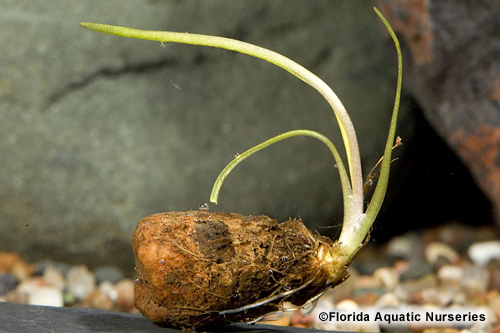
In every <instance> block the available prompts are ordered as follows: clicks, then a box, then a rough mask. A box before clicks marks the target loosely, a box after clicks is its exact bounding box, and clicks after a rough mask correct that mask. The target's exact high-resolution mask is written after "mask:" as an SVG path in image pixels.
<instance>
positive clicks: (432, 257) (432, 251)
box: [425, 242, 458, 267]
mask: <svg viewBox="0 0 500 333" xmlns="http://www.w3.org/2000/svg"><path fill="white" fill-rule="evenodd" d="M457 258H458V253H457V251H455V250H454V249H453V248H452V247H451V246H449V245H448V244H445V243H439V242H434V243H430V244H427V246H426V247H425V259H426V260H427V262H428V263H429V264H430V265H431V266H433V267H437V266H439V264H441V266H442V265H443V264H452V263H454V262H455V260H457ZM440 260H442V261H440Z"/></svg>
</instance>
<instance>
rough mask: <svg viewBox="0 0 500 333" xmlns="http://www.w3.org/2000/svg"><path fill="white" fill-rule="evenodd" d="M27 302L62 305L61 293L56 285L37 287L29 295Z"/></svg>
mask: <svg viewBox="0 0 500 333" xmlns="http://www.w3.org/2000/svg"><path fill="white" fill-rule="evenodd" d="M28 303H29V304H31V305H45V306H63V305H64V301H63V293H62V290H61V289H59V288H57V287H51V286H43V287H39V288H37V289H36V290H34V291H33V292H32V293H31V294H30V295H29V301H28Z"/></svg>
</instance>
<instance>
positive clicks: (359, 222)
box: [80, 8, 402, 328]
mask: <svg viewBox="0 0 500 333" xmlns="http://www.w3.org/2000/svg"><path fill="white" fill-rule="evenodd" d="M374 10H375V12H376V13H377V15H378V16H379V17H380V19H381V20H382V22H383V23H384V25H385V26H386V28H387V30H388V31H389V33H390V35H391V37H392V39H393V41H394V44H395V46H396V50H397V54H398V81H397V89H396V97H395V102H394V109H393V114H392V119H391V124H390V129H389V134H388V138H387V143H386V146H385V150H384V155H383V159H382V162H381V165H380V172H379V180H378V182H377V185H376V187H375V189H374V191H373V194H372V197H371V200H370V203H369V204H368V206H367V208H366V210H365V209H364V206H365V205H364V181H363V176H362V170H361V159H360V153H359V147H358V141H357V137H356V133H355V130H354V127H353V124H352V122H351V120H350V118H349V115H348V113H347V111H346V110H345V108H344V106H343V104H342V102H341V101H340V99H339V98H338V97H337V95H336V94H335V93H334V92H333V91H332V89H331V88H330V87H329V86H328V85H327V84H326V83H325V82H324V81H322V80H321V79H320V78H318V77H317V76H316V75H314V74H313V73H311V72H310V71H308V70H307V69H305V68H304V67H302V66H301V65H299V64H297V63H295V62H294V61H292V60H290V59H288V58H286V57H284V56H282V55H280V54H278V53H276V52H273V51H270V50H267V49H265V48H262V47H258V46H255V45H252V44H249V43H245V42H241V41H237V40H233V39H228V38H223V37H215V36H207V35H198V34H190V33H178V32H165V31H147V30H137V29H131V28H126V27H119V26H111V25H105V24H97V23H80V25H81V26H82V27H84V28H88V29H92V30H96V31H100V32H104V33H108V34H113V35H118V36H122V37H130V38H138V39H146V40H154V41H158V42H161V43H169V42H175V43H185V44H192V45H202V46H211V47H216V48H222V49H228V50H231V51H235V52H240V53H244V54H248V55H250V56H253V57H256V58H260V59H263V60H266V61H268V62H270V63H273V64H275V65H276V66H279V67H281V68H283V69H284V70H286V71H288V72H290V73H291V74H293V75H295V76H296V77H298V78H299V79H301V80H302V81H304V82H305V83H307V84H308V85H310V86H311V87H313V88H314V89H316V90H317V91H318V92H319V93H320V94H321V95H322V96H323V97H324V98H325V99H326V100H327V102H328V103H329V104H330V106H331V107H332V109H333V111H334V113H335V116H336V119H337V121H338V124H339V127H340V131H341V134H342V138H343V142H344V146H345V150H346V155H347V165H348V169H346V168H345V166H344V163H343V161H342V157H341V156H340V154H339V152H338V151H337V149H336V147H335V145H334V144H333V143H332V142H331V141H330V140H329V139H328V138H327V137H326V136H324V135H323V134H320V133H318V132H315V131H310V130H295V131H289V132H286V133H283V134H280V135H278V136H275V137H273V138H271V139H269V140H267V141H265V142H263V143H261V144H259V145H257V146H255V147H253V148H250V149H249V150H247V151H245V152H244V153H242V154H240V155H239V156H237V157H235V158H234V159H233V160H232V161H231V162H230V163H229V164H228V165H227V166H226V167H225V168H224V169H223V170H222V172H221V173H220V174H219V176H218V177H217V179H216V181H215V184H214V186H213V190H212V193H211V196H210V200H211V201H212V202H214V203H217V200H218V194H219V191H220V189H221V186H222V184H223V182H224V180H225V178H226V177H227V176H228V174H229V173H230V172H231V171H232V170H233V169H234V168H235V167H236V166H237V165H238V164H239V163H241V162H242V161H243V160H244V159H246V158H247V157H249V156H250V155H252V154H254V153H255V152H257V151H259V150H261V149H263V148H266V147H268V146H269V145H271V144H274V143H276V142H279V141H281V140H284V139H287V138H290V137H294V136H309V137H313V138H315V139H318V140H320V141H321V142H323V143H324V144H325V145H326V146H327V147H328V148H329V149H330V151H331V153H332V155H333V157H334V159H335V163H336V165H337V168H338V171H339V174H340V181H341V185H342V192H343V203H344V218H343V226H342V232H341V235H340V238H339V239H338V241H337V243H335V244H333V245H328V246H326V245H325V246H323V247H322V246H318V248H317V251H316V252H317V253H316V256H317V257H318V258H319V261H320V263H321V265H322V266H324V267H325V268H324V270H325V272H326V273H325V274H326V276H327V277H326V278H325V279H324V280H325V281H323V282H321V283H323V284H324V286H323V287H322V288H323V289H324V288H326V287H329V286H332V285H335V284H338V283H340V282H341V281H343V279H345V278H346V276H347V275H346V274H347V273H346V270H345V267H347V266H348V265H349V264H350V262H351V261H352V259H353V257H354V256H355V254H356V253H357V251H358V250H359V248H360V247H361V246H362V244H363V242H364V240H365V238H366V237H367V234H368V232H369V230H370V228H371V226H372V224H373V222H374V220H375V218H376V216H377V214H378V212H379V210H380V207H381V206H382V203H383V200H384V197H385V193H386V191H387V184H388V180H389V171H390V163H391V152H392V147H393V142H394V138H395V131H396V122H397V117H398V108H399V100H400V95H401V81H402V58H401V51H400V46H399V42H398V39H397V37H396V35H395V33H394V31H393V30H392V28H391V27H390V25H389V23H388V22H387V20H386V19H385V18H384V17H383V15H382V14H381V13H380V11H378V10H377V9H376V8H374ZM370 180H371V179H370ZM325 244H326V243H325ZM179 247H180V246H179ZM325 249H327V250H325ZM184 250H185V252H189V251H188V250H187V249H184ZM189 253H191V252H189ZM193 255H196V256H197V255H198V254H193ZM308 283H310V282H308ZM302 288H304V286H300V287H297V288H296V289H297V291H298V290H302ZM315 288H316V287H315ZM316 289H318V290H319V289H321V288H319V287H317V288H316ZM316 289H315V291H314V292H313V293H312V295H313V296H314V297H313V298H314V299H316V298H317V297H319V296H320V295H321V293H322V291H320V292H318V290H316ZM280 290H281V289H280ZM302 291H303V290H302ZM212 293H213V292H212ZM281 293H282V294H283V296H282V297H281V298H280V297H278V296H277V295H278V294H279V292H278V291H275V292H273V293H271V294H270V295H271V296H266V297H265V298H264V299H263V300H259V301H255V300H254V301H253V303H250V304H249V305H248V304H247V305H243V306H240V307H237V308H236V309H233V310H227V311H221V310H218V309H216V311H219V314H223V315H225V316H229V315H230V314H232V313H237V312H241V313H244V314H242V315H239V316H238V317H235V318H236V319H230V320H231V321H232V320H242V318H247V317H252V316H251V315H249V314H248V311H249V310H250V309H252V308H256V307H263V306H264V305H266V306H269V305H270V304H274V303H273V302H275V301H276V300H277V299H278V298H279V299H280V301H283V300H286V299H287V298H286V297H289V296H288V295H291V294H292V293H291V292H289V291H287V292H285V291H281ZM285 295H286V297H285ZM242 304H244V303H242ZM207 311H208V310H207ZM212 311H213V310H212ZM266 311H269V310H268V309H267V310H264V311H263V313H265V312H266ZM261 312H262V311H261ZM258 315H261V313H258V314H257V316H256V317H258ZM245 316H247V317H245ZM182 320H184V319H182ZM182 320H180V321H176V322H175V325H177V326H181V327H184V328H192V327H198V326H200V325H201V324H199V322H194V323H192V322H189V324H187V321H186V320H184V321H182ZM208 323H210V322H208Z"/></svg>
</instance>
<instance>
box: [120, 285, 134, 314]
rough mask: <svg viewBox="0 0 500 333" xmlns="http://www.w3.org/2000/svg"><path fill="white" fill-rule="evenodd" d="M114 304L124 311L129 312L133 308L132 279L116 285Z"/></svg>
mask: <svg viewBox="0 0 500 333" xmlns="http://www.w3.org/2000/svg"><path fill="white" fill-rule="evenodd" d="M116 293H117V298H116V304H117V305H118V306H119V307H120V308H122V309H124V310H129V311H130V310H131V309H133V308H134V281H133V280H132V279H124V280H122V281H120V282H118V283H117V284H116Z"/></svg>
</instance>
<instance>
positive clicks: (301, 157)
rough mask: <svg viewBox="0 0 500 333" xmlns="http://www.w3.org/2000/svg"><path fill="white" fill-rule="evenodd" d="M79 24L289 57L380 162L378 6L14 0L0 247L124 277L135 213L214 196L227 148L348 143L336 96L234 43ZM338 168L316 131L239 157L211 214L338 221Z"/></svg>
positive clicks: (388, 78)
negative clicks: (348, 118)
mask: <svg viewBox="0 0 500 333" xmlns="http://www.w3.org/2000/svg"><path fill="white" fill-rule="evenodd" d="M81 21H91V22H92V21H94V22H101V23H111V24H117V25H125V26H131V27H136V28H143V29H157V30H167V29H170V30H174V31H189V32H196V33H206V34H215V35H221V36H227V37H233V38H237V39H241V40H245V41H248V42H251V43H255V44H259V45H261V46H264V47H268V48H270V49H273V50H276V51H278V52H281V53H283V54H284V55H287V56H289V57H290V58H292V59H294V60H296V61H297V62H299V63H301V64H303V65H304V66H306V67H307V68H309V69H310V70H312V71H313V72H314V73H316V74H318V76H320V77H321V78H323V79H324V80H325V81H326V82H327V83H329V84H330V85H331V86H332V88H333V89H334V90H335V91H336V92H337V93H338V95H339V96H340V98H341V99H342V100H343V101H344V104H345V106H346V108H347V109H348V111H349V112H350V113H351V115H352V117H353V122H354V125H355V127H356V129H357V133H358V137H359V140H360V145H361V151H362V155H363V156H362V158H363V160H364V168H365V170H369V169H370V168H371V167H372V166H373V165H374V164H375V162H376V161H377V160H378V158H379V157H380V156H381V155H382V152H383V145H384V142H385V139H386V135H387V130H388V124H389V116H390V112H391V110H392V102H393V98H394V91H395V84H396V80H395V74H396V62H395V61H394V57H395V52H392V53H390V54H388V53H386V51H387V50H388V48H387V49H386V48H385V46H386V45H385V42H386V41H387V36H386V35H384V28H383V26H382V25H381V23H380V22H379V20H378V18H377V16H376V15H375V13H374V12H373V10H372V3H371V1H355V2H352V1H347V0H344V1H335V2H327V1H307V2H304V1H300V0H293V1H291V0H287V1H284V0H281V1H273V2H269V1H264V0H255V1H245V2H231V3H229V2H227V1H222V0H207V1H203V2H199V1H192V0H186V1H146V0H143V1H127V0H125V1H120V2H119V3H115V2H102V1H97V0H90V1H85V2H82V1H65V2H64V3H61V2H54V1H48V2H47V1H45V2H24V1H15V0H7V1H3V2H2V11H1V12H0V28H1V29H0V42H1V44H2V46H3V48H2V49H3V51H2V52H1V54H0V63H2V66H1V67H0V110H1V112H0V127H1V128H0V142H2V144H1V145H0V156H2V167H1V168H0V170H1V171H0V228H1V230H2V233H0V244H2V250H8V251H17V252H19V253H21V254H22V255H23V256H24V258H25V259H26V260H27V261H36V260H40V259H45V258H46V259H53V260H59V261H64V262H71V263H85V264H87V265H92V266H96V265H102V264H113V265H116V266H118V267H121V268H123V269H124V271H126V272H127V273H130V271H131V270H132V267H133V258H132V250H131V246H130V239H131V237H132V234H133V232H134V229H135V225H136V223H137V221H138V220H139V219H141V218H142V217H144V216H147V215H150V214H153V213H157V212H162V211H169V210H187V209H192V208H196V207H197V206H198V205H199V204H200V203H201V202H206V201H208V200H209V194H210V190H211V186H212V183H213V181H214V180H215V178H216V176H217V175H218V173H219V172H220V171H221V170H222V168H223V167H224V166H225V165H226V163H228V162H229V161H230V160H231V159H232V158H233V154H234V153H236V152H242V151H244V150H246V149H248V148H250V147H252V146H253V145H255V144H258V143H260V142H261V141H263V140H265V139H268V138H270V137H272V136H274V135H276V134H279V133H281V132H284V131H287V130H292V129H299V128H307V129H313V130H318V131H320V132H322V133H324V134H326V135H328V136H330V137H332V139H333V140H334V142H336V143H337V144H338V147H339V148H340V147H341V146H342V141H341V140H340V138H339V135H338V132H339V131H338V126H337V124H336V123H335V117H334V115H333V112H332V111H331V110H330V109H329V107H328V105H327V103H326V102H325V101H324V100H323V99H322V97H321V96H320V95H319V94H318V93H317V92H316V91H314V90H313V89H311V88H310V87H307V86H306V85H305V84H303V83H302V82H300V81H299V80H298V79H296V78H295V77H293V76H291V75H290V74H288V73H286V72H284V71H283V70H281V69H279V68H276V67H274V66H272V65H270V64H268V63H265V62H263V61H260V60H257V59H253V58H251V57H248V56H244V55H239V54H234V53H232V52H229V51H222V50H215V49H209V48H201V47H193V46H186V45H175V44H168V45H167V46H166V48H162V47H160V45H159V43H155V42H150V41H139V40H132V39H126V38H119V37H116V36H109V35H104V34H100V33H97V32H92V31H88V30H85V29H83V28H81V27H79V25H78V23H79V22H81ZM391 51H393V49H392V50H391ZM401 133H402V132H398V134H401ZM403 136H404V134H403ZM333 164H334V162H333V159H332V157H331V156H330V155H329V152H328V150H327V149H326V148H325V147H323V146H322V145H321V144H320V143H318V142H316V141H314V140H312V139H310V138H294V139H291V140H288V141H286V142H282V143H279V144H278V145H276V146H274V147H270V148H268V149H266V150H265V151H262V152H259V153H258V155H257V156H254V157H252V158H251V159H249V160H248V161H245V162H244V163H242V164H241V166H239V167H238V168H237V169H236V170H235V171H234V173H233V174H231V175H230V176H229V178H228V179H227V181H226V183H225V184H224V187H223V189H222V193H221V196H220V198H219V202H220V205H219V206H217V207H215V206H214V205H212V206H211V210H218V211H235V212H239V213H243V214H253V215H256V214H267V215H270V216H272V217H275V218H278V219H280V220H285V219H287V218H288V217H289V216H292V217H301V218H303V219H304V220H305V221H306V224H308V226H309V227H311V228H313V229H315V228H317V227H318V226H324V225H331V224H336V225H338V224H339V223H340V222H341V216H342V215H341V214H342V213H341V212H342V208H341V207H342V200H341V191H340V186H339V182H338V175H337V172H336V171H337V170H336V169H335V168H334V167H333ZM335 217H336V219H335V220H334V218H335ZM322 230H323V231H324V232H325V233H326V232H331V234H333V235H335V233H336V231H337V229H334V230H332V229H329V230H328V229H326V230H325V229H322Z"/></svg>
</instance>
